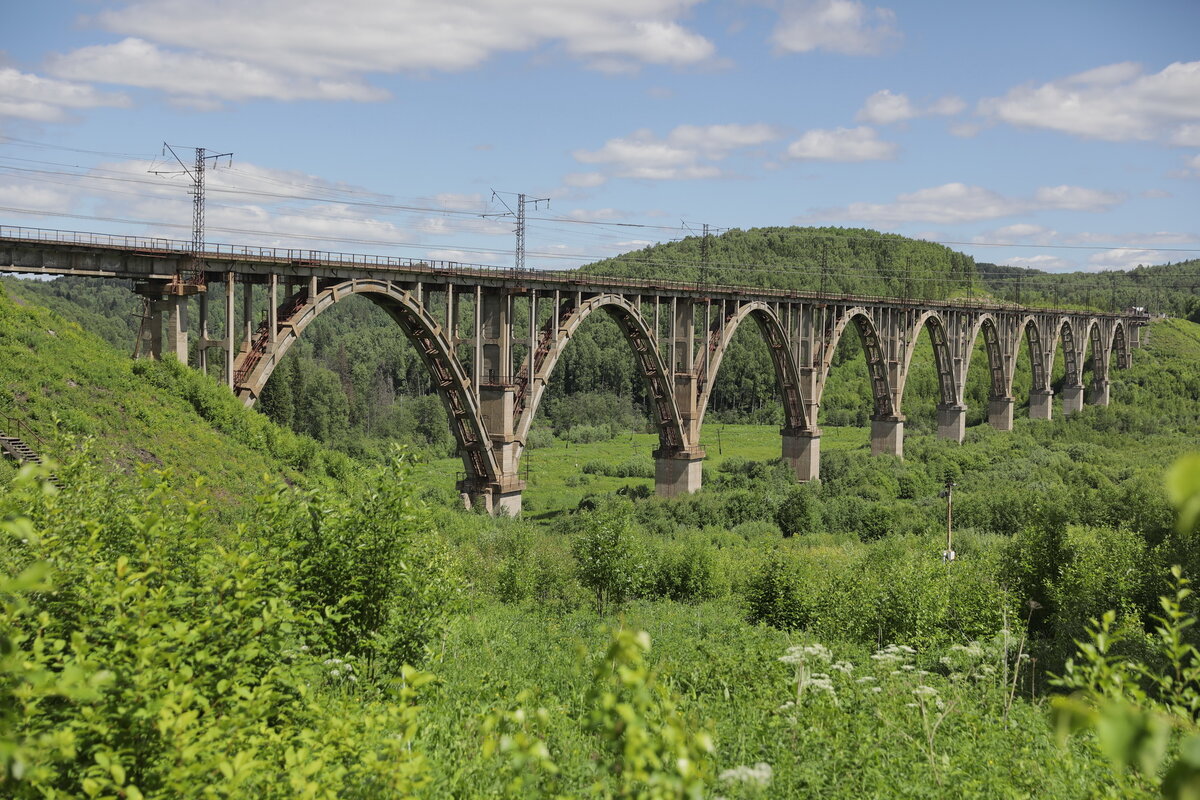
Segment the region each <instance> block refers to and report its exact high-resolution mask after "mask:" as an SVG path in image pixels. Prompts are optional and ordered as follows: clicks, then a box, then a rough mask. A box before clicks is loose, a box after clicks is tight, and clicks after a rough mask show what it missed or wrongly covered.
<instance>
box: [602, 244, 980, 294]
mask: <svg viewBox="0 0 1200 800" xmlns="http://www.w3.org/2000/svg"><path fill="white" fill-rule="evenodd" d="M581 271H583V272H587V273H591V274H594V275H612V276H614V277H632V278H663V279H668V280H677V281H686V282H694V283H710V284H721V285H731V286H761V287H766V288H771V289H795V290H801V291H829V292H840V293H845V294H861V295H872V296H885V297H909V298H926V299H942V298H946V297H960V296H970V295H972V294H976V295H977V294H979V293H980V292H981V291H982V287H981V285H980V282H979V280H978V273H977V271H976V269H975V262H974V259H972V258H971V257H970V256H968V255H964V254H963V253H960V252H957V251H955V250H952V249H950V248H948V247H945V246H943V245H940V244H935V243H933V242H925V241H921V240H918V239H910V238H908V237H905V236H900V235H898V234H892V233H880V232H879V231H873V230H867V229H863V228H799V227H786V228H781V227H773V228H750V229H748V230H741V229H737V228H735V229H733V230H730V231H726V232H725V233H722V234H720V235H719V236H709V237H703V236H689V237H687V238H685V239H683V240H682V241H678V242H668V243H664V244H655V245H651V246H649V247H645V248H643V249H641V250H637V251H633V252H630V253H624V254H622V255H619V256H615V257H613V258H609V259H604V260H602V261H597V262H595V263H593V264H589V265H587V266H585V267H582V268H581Z"/></svg>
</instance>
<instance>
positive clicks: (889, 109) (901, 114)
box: [854, 89, 918, 125]
mask: <svg viewBox="0 0 1200 800" xmlns="http://www.w3.org/2000/svg"><path fill="white" fill-rule="evenodd" d="M917 113H918V112H917V110H916V109H915V108H913V104H912V103H911V102H909V100H908V95H905V94H892V93H891V91H890V90H888V89H880V90H879V91H878V92H876V93H875V94H873V95H871V96H870V97H868V98H867V101H866V102H865V103H864V104H863V107H862V108H860V109H859V110H858V113H857V114H855V115H854V118H855V119H856V120H858V121H859V122H869V123H871V124H872V125H890V124H891V123H893V122H903V121H904V120H907V119H912V118H913V117H915V116H917Z"/></svg>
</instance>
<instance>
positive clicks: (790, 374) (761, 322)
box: [696, 301, 816, 431]
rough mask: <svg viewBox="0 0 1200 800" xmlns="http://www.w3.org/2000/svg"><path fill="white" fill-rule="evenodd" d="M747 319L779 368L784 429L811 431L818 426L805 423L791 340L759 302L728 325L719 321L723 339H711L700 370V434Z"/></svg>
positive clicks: (743, 307) (749, 305)
mask: <svg viewBox="0 0 1200 800" xmlns="http://www.w3.org/2000/svg"><path fill="white" fill-rule="evenodd" d="M746 317H751V318H753V320H754V322H755V323H756V325H757V327H758V330H759V332H760V333H761V334H762V337H763V341H765V342H766V345H767V349H768V350H769V351H770V353H771V362H772V363H773V364H774V366H775V382H776V384H777V385H778V387H779V394H780V395H781V396H782V398H783V416H784V429H785V430H808V429H810V428H811V427H813V426H815V423H816V421H815V420H811V421H809V420H806V419H805V415H804V398H803V397H802V396H801V393H800V381H799V377H798V376H797V373H796V364H795V362H794V361H793V360H792V358H791V355H790V353H789V352H788V344H787V343H788V336H787V333H786V331H784V329H783V323H782V322H780V320H779V317H778V316H776V314H775V312H774V310H772V309H771V307H770V306H769V305H767V304H766V303H763V302H757V301H756V302H750V303H746V304H745V305H740V306H739V307H738V308H737V310H735V311H734V312H733V314H731V315H729V316H728V317H727V318H726V319H725V320H724V321H723V322H724V324H721V322H720V321H718V323H717V324H719V325H720V336H719V338H717V339H716V340H715V341H712V340H711V339H710V341H709V343H708V344H706V346H707V347H708V348H709V355H708V357H707V359H705V361H704V364H703V367H702V369H701V370H700V377H699V382H698V384H697V388H698V390H699V398H698V403H697V406H698V407H699V409H700V419H699V422H698V423H697V425H696V430H697V431H699V430H700V428H701V427H703V425H704V415H705V414H707V413H708V401H709V399H710V398H711V397H712V390H713V385H714V384H715V383H716V379H717V374H718V372H719V371H720V369H721V362H722V361H723V360H724V359H725V353H726V352H727V351H728V350H729V344H730V342H732V341H733V337H734V335H735V334H736V333H737V330H738V327H739V326H740V325H741V324H742V322H743V321H745V319H746Z"/></svg>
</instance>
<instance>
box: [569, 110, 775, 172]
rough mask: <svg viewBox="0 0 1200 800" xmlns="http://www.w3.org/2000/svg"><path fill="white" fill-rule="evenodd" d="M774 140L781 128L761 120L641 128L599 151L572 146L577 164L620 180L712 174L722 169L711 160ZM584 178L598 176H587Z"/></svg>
mask: <svg viewBox="0 0 1200 800" xmlns="http://www.w3.org/2000/svg"><path fill="white" fill-rule="evenodd" d="M778 138H779V132H778V131H777V130H776V129H775V128H773V127H771V126H770V125H763V124H752V125H738V124H727V125H680V126H678V127H677V128H675V129H674V130H672V131H671V132H670V133H668V134H667V136H666V137H665V138H659V137H658V136H656V135H655V134H654V132H653V131H650V130H649V129H645V128H643V129H641V130H638V131H634V132H633V133H632V134H630V135H629V136H627V137H621V138H617V139H609V140H608V141H607V142H605V143H604V145H603V146H602V147H601V148H600V149H599V150H576V151H575V152H574V153H572V155H573V156H574V157H575V160H576V161H579V162H580V163H583V164H598V165H602V166H604V167H606V168H607V169H608V170H609V171H610V172H611V174H613V175H615V176H617V177H620V178H638V179H646V180H687V179H696V178H716V177H719V176H720V175H721V174H722V171H721V169H720V167H718V166H717V165H716V164H715V163H713V162H717V161H723V160H724V159H726V158H728V157H729V156H730V155H732V154H733V153H734V152H735V151H738V150H743V149H745V148H750V147H755V146H758V145H762V144H766V143H768V142H771V141H774V140H775V139H778ZM574 174H576V175H578V173H574ZM587 174H588V175H594V174H596V173H587ZM585 180H586V181H596V180H597V179H596V178H590V177H589V178H587V179H585ZM591 185H598V183H592V184H591Z"/></svg>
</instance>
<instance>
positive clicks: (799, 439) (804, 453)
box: [780, 428, 821, 483]
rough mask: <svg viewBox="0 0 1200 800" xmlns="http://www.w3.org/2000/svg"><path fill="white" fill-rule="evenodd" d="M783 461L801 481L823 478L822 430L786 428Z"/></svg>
mask: <svg viewBox="0 0 1200 800" xmlns="http://www.w3.org/2000/svg"><path fill="white" fill-rule="evenodd" d="M780 433H782V434H783V461H784V463H785V464H787V465H788V466H789V467H791V468H792V473H793V474H794V475H795V476H796V480H798V481H800V482H801V483H807V482H808V481H816V480H820V479H821V432H820V431H804V430H797V431H791V430H788V429H787V428H784V429H783V430H782V431H780Z"/></svg>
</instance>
